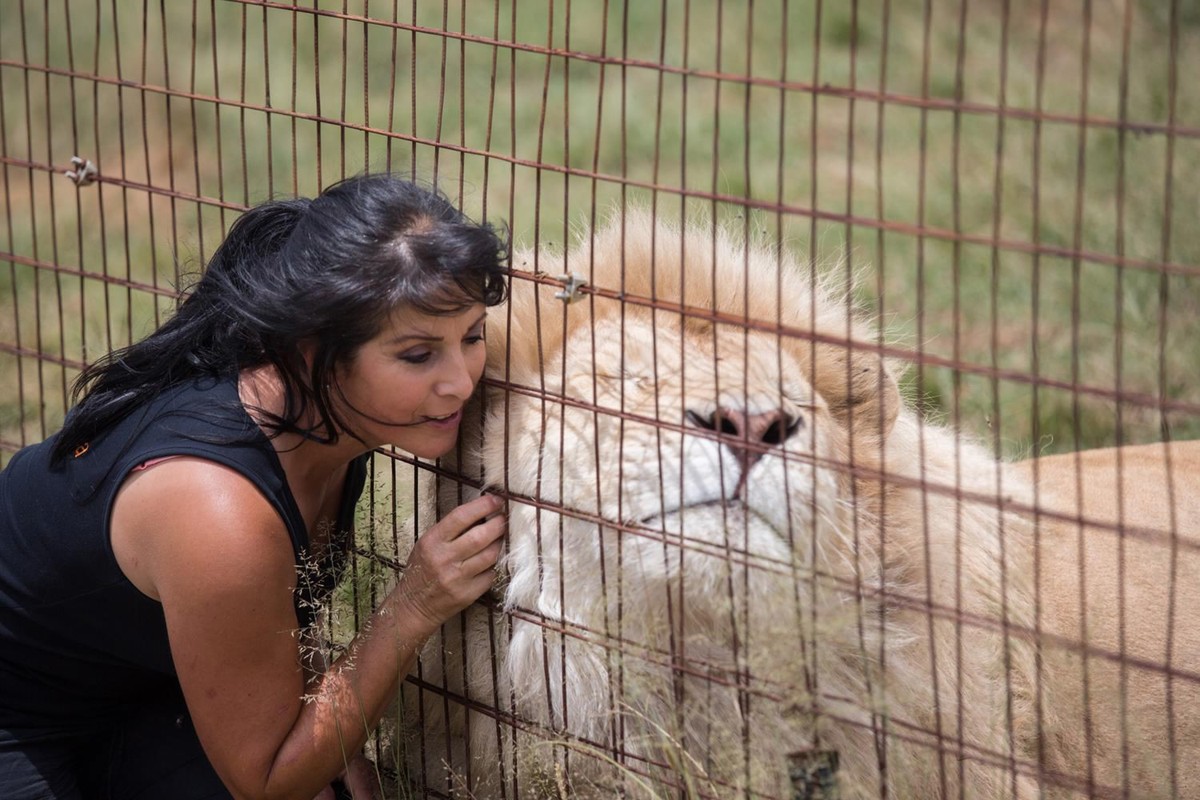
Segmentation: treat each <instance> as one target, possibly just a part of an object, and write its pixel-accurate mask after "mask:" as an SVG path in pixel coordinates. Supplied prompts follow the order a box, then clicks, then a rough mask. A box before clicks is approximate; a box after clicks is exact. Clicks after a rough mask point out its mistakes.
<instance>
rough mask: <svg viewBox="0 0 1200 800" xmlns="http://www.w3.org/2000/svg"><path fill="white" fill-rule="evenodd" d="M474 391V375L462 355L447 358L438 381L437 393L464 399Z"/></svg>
mask: <svg viewBox="0 0 1200 800" xmlns="http://www.w3.org/2000/svg"><path fill="white" fill-rule="evenodd" d="M473 391H475V377H474V376H473V375H472V374H471V369H470V366H469V365H468V364H467V362H466V360H465V359H464V358H463V357H462V356H458V357H456V358H451V359H447V362H446V369H445V371H444V372H443V374H442V376H441V379H440V381H439V383H438V392H439V394H443V395H448V396H450V397H457V398H459V399H461V400H466V399H467V398H468V397H470V396H471V392H473Z"/></svg>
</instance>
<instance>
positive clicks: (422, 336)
mask: <svg viewBox="0 0 1200 800" xmlns="http://www.w3.org/2000/svg"><path fill="white" fill-rule="evenodd" d="M485 319H487V312H486V311H485V312H483V313H482V314H480V315H479V318H478V319H476V320H475V321H474V322H472V323H471V324H470V326H469V328H475V327H478V326H479V325H482V324H483V321H484V320H485ZM444 338H445V337H444V336H435V335H434V334H432V333H426V332H424V331H412V332H409V333H402V334H400V335H398V336H396V337H394V338H392V339H389V340H388V344H389V345H396V344H401V343H402V342H408V341H415V342H440V341H442V340H443V339H444Z"/></svg>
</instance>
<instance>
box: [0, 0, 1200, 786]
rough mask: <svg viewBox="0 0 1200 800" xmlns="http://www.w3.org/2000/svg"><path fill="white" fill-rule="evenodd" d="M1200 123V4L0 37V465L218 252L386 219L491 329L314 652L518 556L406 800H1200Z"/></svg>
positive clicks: (772, 7) (389, 741)
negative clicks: (488, 254) (431, 227)
mask: <svg viewBox="0 0 1200 800" xmlns="http://www.w3.org/2000/svg"><path fill="white" fill-rule="evenodd" d="M1197 74H1200V5H1197V3H1196V2H1195V1H1194V0H1163V1H1162V2H1153V1H1152V0H1096V1H1095V2H1084V3H1066V2H1059V0H922V2H917V0H850V1H848V2H838V3H830V2H822V0H794V1H793V2H788V1H787V0H759V2H754V3H736V2H725V1H723V0H669V1H664V2H661V3H629V2H625V3H618V2H610V1H609V0H603V1H601V0H597V2H578V0H576V2H569V0H546V1H545V2H532V1H530V2H517V0H511V1H506V2H501V1H500V0H493V2H484V1H483V0H469V1H468V0H454V1H453V2H451V1H449V0H447V2H443V3H417V2H415V1H414V2H405V3H400V2H393V3H384V2H380V0H375V2H371V1H370V0H361V2H359V1H357V0H356V1H355V2H351V1H350V0H343V1H341V2H334V0H313V2H311V3H284V2H252V1H251V0H240V1H239V0H192V2H172V3H163V2H158V3H154V2H149V0H146V2H141V3H138V2H132V3H130V2H116V0H111V1H110V0H61V2H58V1H56V0H47V2H44V3H43V2H26V1H25V0H18V1H15V2H8V3H5V4H4V5H3V6H0V167H2V174H3V182H2V183H3V204H4V213H3V220H2V222H0V225H2V228H0V269H2V273H0V302H3V304H4V311H3V312H0V373H2V375H3V378H2V380H0V462H4V461H6V460H7V458H8V457H9V456H11V454H12V453H13V452H15V451H16V450H17V449H18V448H20V447H21V446H23V445H24V444H27V443H30V442H34V441H38V440H40V439H42V438H44V437H45V436H47V435H48V434H50V433H52V432H53V431H54V430H56V429H57V427H58V426H59V424H60V423H61V421H62V418H63V416H64V414H65V413H66V411H67V409H68V408H69V406H70V402H71V399H70V384H71V381H72V380H73V379H74V377H75V376H76V375H77V374H78V372H79V370H80V369H81V368H82V367H83V365H84V364H87V363H89V362H91V361H93V360H95V359H96V358H98V357H99V356H101V355H103V354H104V353H107V352H109V351H111V350H113V349H115V348H119V347H121V346H124V345H127V344H129V343H130V342H131V341H134V340H136V339H138V338H139V337H140V336H142V335H144V334H145V333H147V332H148V331H149V330H151V329H152V328H153V326H154V325H156V324H157V323H158V322H160V321H161V320H162V319H163V318H164V316H165V315H167V314H169V313H170V310H171V309H172V308H173V306H174V304H175V302H176V299H177V298H178V296H179V295H180V293H181V292H184V291H186V289H187V287H188V286H189V282H190V279H191V276H194V275H195V274H196V273H198V271H199V270H201V269H202V267H203V264H204V262H205V260H206V258H207V257H208V256H209V255H210V254H211V252H212V251H213V249H214V247H215V246H216V244H217V243H218V242H219V241H220V239H221V237H222V235H223V233H224V231H225V230H226V228H227V227H228V225H229V224H230V223H231V222H232V221H233V220H234V219H235V218H236V217H237V215H238V214H239V213H240V211H242V210H243V209H245V208H246V207H248V206H250V205H253V204H255V203H257V202H260V201H262V200H265V199H268V198H270V197H273V196H279V195H293V194H301V195H312V194H315V193H316V192H317V191H319V189H320V188H321V187H323V186H325V185H328V184H329V183H331V182H333V181H335V180H337V179H339V178H341V177H344V176H347V175H353V174H357V173H360V172H365V171H380V170H390V171H397V172H401V173H404V174H409V175H412V176H414V177H416V178H417V179H419V180H424V181H430V182H434V183H436V184H437V185H438V186H439V187H440V188H441V190H442V191H443V192H445V193H446V194H448V195H449V196H450V197H451V198H453V199H454V201H455V202H456V203H457V204H459V205H461V206H462V207H463V208H464V210H466V211H467V212H468V214H469V215H470V216H472V217H474V218H477V219H488V220H491V221H493V222H495V223H503V224H504V225H506V226H508V227H509V229H510V230H511V235H512V239H513V242H514V248H515V254H514V258H513V263H512V301H511V303H510V304H509V305H508V306H507V307H505V308H503V309H501V310H498V311H497V312H495V313H494V314H493V316H492V318H491V319H490V320H489V331H488V336H489V345H488V347H489V367H488V373H487V376H486V378H485V380H484V386H483V390H482V392H481V396H480V398H479V401H478V407H477V408H475V409H474V411H473V412H472V414H471V415H469V418H468V422H469V424H468V425H467V426H466V430H465V431H464V443H463V445H462V446H461V447H460V448H459V450H458V451H457V452H456V453H455V454H454V455H453V456H451V457H449V458H447V459H444V460H442V461H441V462H439V463H437V464H432V463H419V462H418V461H416V460H415V459H413V458H411V457H409V456H407V455H406V454H404V453H400V452H395V451H392V452H381V453H379V454H377V455H376V457H375V460H374V473H373V479H372V481H371V484H370V489H369V491H368V496H367V497H366V499H365V500H364V504H363V509H362V525H361V530H360V535H359V542H358V548H357V550H358V555H359V557H358V558H357V559H356V560H355V562H354V564H353V568H352V575H350V576H348V578H347V579H346V580H345V581H344V584H343V587H342V588H341V590H340V591H339V594H338V602H337V606H336V608H335V609H334V612H333V613H331V615H330V621H329V630H330V633H331V639H332V640H333V642H334V645H335V646H336V644H337V643H339V642H343V641H345V639H346V638H347V637H348V636H349V634H350V633H351V632H352V631H353V630H354V629H355V628H356V627H357V625H358V623H359V622H360V620H361V618H362V614H363V613H364V612H365V611H366V610H368V609H370V608H371V607H373V605H374V603H375V602H376V601H377V599H378V597H379V592H380V591H382V590H383V588H384V587H385V585H386V583H387V581H388V579H389V576H391V575H392V574H393V573H394V570H395V569H398V568H402V566H403V563H404V555H405V548H406V542H410V541H411V537H412V536H414V535H419V533H420V531H421V530H422V528H423V526H424V525H426V524H427V522H428V521H429V520H430V519H432V518H433V517H434V516H436V515H437V514H439V513H440V512H442V511H444V510H445V509H446V508H448V507H449V506H450V505H451V504H454V503H457V502H461V500H462V499H463V498H466V497H468V496H470V495H472V494H475V493H478V491H479V490H480V489H482V488H484V487H488V488H490V489H491V490H493V491H498V492H501V493H503V494H504V495H505V496H506V497H507V498H508V499H509V510H510V542H509V556H508V561H507V568H506V575H505V577H504V578H503V579H502V580H501V582H500V583H499V584H498V585H497V587H496V590H495V592H494V593H493V594H494V596H493V597H492V598H491V600H490V601H489V602H485V603H481V604H479V605H477V606H475V607H474V608H472V610H471V611H469V612H468V613H467V614H465V615H464V616H463V618H462V619H461V620H459V621H458V622H457V623H455V624H454V625H451V626H448V628H447V630H446V631H445V633H444V634H443V637H442V639H441V640H440V641H439V642H436V643H434V644H433V645H432V646H431V647H429V648H427V650H426V652H425V655H424V656H423V658H422V661H421V663H420V664H419V665H418V667H417V669H416V670H415V671H414V673H413V674H412V675H410V676H409V677H408V679H407V680H406V681H405V683H404V685H403V688H402V691H401V695H402V697H401V698H400V702H399V703H398V707H397V708H398V710H397V711H396V712H395V715H394V716H393V717H390V718H389V720H388V721H386V722H385V723H384V725H383V726H382V728H381V733H380V735H379V737H378V741H377V742H376V744H375V756H376V759H377V761H378V762H379V763H380V765H381V772H383V773H386V774H387V775H388V776H389V778H388V783H389V787H390V788H389V791H391V792H392V793H394V794H396V795H397V796H407V795H410V794H411V795H414V796H432V797H444V796H450V795H460V794H475V795H477V796H481V797H482V796H496V797H524V796H559V795H563V796H587V795H588V794H589V793H590V794H594V795H596V796H613V795H614V794H617V793H624V794H625V795H626V796H664V797H665V796H688V797H706V796H712V797H728V796H756V797H821V796H829V795H823V794H820V792H830V791H835V790H840V791H841V792H842V796H843V797H885V796H887V797H934V796H946V797H952V796H953V797H958V796H1014V797H1035V796H1039V791H1040V790H1044V791H1045V792H1047V793H1048V794H1047V795H1045V796H1057V795H1055V794H1054V793H1055V792H1058V793H1059V795H1061V796H1067V797H1074V796H1078V797H1115V796H1121V797H1158V796H1163V797H1187V796H1190V795H1191V794H1192V793H1193V792H1194V791H1196V790H1197V789H1200V775H1197V774H1196V773H1195V767H1194V766H1192V764H1194V763H1200V762H1197V761H1196V758H1200V754H1197V753H1196V752H1195V749H1194V748H1196V747H1197V744H1196V740H1195V738H1194V737H1195V734H1194V731H1193V728H1194V723H1193V722H1191V720H1192V719H1193V718H1194V716H1195V711H1196V708H1197V706H1196V703H1197V701H1200V672H1197V670H1196V663H1197V662H1196V661H1195V660H1194V657H1195V656H1197V655H1200V645H1197V642H1198V641H1200V637H1198V636H1197V635H1196V634H1195V633H1193V632H1191V631H1190V630H1189V628H1190V619H1189V612H1190V611H1195V610H1197V604H1198V601H1197V594H1196V590H1195V586H1196V583H1195V580H1194V578H1195V577H1196V571H1197V569H1200V567H1198V566H1197V563H1196V559H1197V558H1198V557H1200V556H1198V554H1197V544H1198V542H1200V540H1198V539H1197V538H1196V536H1197V525H1200V518H1198V517H1197V515H1196V512H1195V511H1194V510H1193V509H1192V508H1190V507H1188V506H1187V505H1186V500H1187V498H1188V497H1189V495H1193V494H1194V491H1195V489H1196V488H1198V487H1196V483H1197V480H1198V479H1197V469H1200V467H1198V466H1197V465H1198V464H1200V461H1198V460H1197V457H1196V456H1195V455H1194V451H1192V450H1189V449H1187V448H1188V446H1187V445H1186V444H1178V445H1174V446H1168V445H1167V444H1166V443H1168V442H1184V441H1185V440H1189V439H1196V438H1200V382H1198V381H1197V380H1196V378H1195V365H1196V359H1197V356H1196V352H1197V345H1196V342H1200V229H1198V228H1197V225H1196V219H1197V214H1198V212H1200V181H1197V180H1195V176H1196V175H1200V83H1197V82H1196V81H1195V80H1194V77H1195V76H1196V75H1197ZM1118 445H1120V446H1126V447H1128V448H1130V449H1128V450H1123V451H1119V454H1116V455H1111V456H1110V457H1109V458H1110V461H1106V462H1102V461H1101V460H1100V458H1099V457H1098V456H1097V457H1095V458H1093V457H1092V456H1086V457H1085V456H1081V457H1079V458H1075V457H1074V456H1071V455H1069V454H1071V453H1075V452H1078V451H1087V450H1089V449H1091V448H1107V447H1112V446H1118ZM1139 446H1140V447H1141V448H1142V449H1137V448H1138V447H1139ZM1035 456H1037V457H1044V458H1033V457H1035ZM1113 459H1115V461H1113ZM1014 462H1015V463H1014ZM1110 462H1112V463H1115V470H1116V471H1115V472H1112V470H1108V471H1105V470H1106V469H1108V466H1109V465H1110ZM797 754H799V755H797ZM789 757H792V759H791V762H790V763H791V766H792V773H791V774H789V771H788V763H789V761H788V758H789ZM1189 759H1190V762H1189ZM834 785H836V787H837V788H836V789H835V788H831V787H833V786H834Z"/></svg>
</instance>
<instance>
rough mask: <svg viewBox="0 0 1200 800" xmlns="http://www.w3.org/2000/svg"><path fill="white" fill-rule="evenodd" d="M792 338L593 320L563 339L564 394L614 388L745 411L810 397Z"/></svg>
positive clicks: (635, 396) (655, 399)
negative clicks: (591, 325)
mask: <svg viewBox="0 0 1200 800" xmlns="http://www.w3.org/2000/svg"><path fill="white" fill-rule="evenodd" d="M795 351H796V346H795V343H787V345H786V346H785V343H784V342H783V341H781V340H780V338H779V337H778V336H775V335H772V334H770V333H763V332H757V331H749V332H748V331H746V330H745V329H740V330H734V329H732V328H729V327H725V326H721V327H716V326H714V327H710V328H708V329H706V330H702V331H686V332H684V331H681V330H680V327H679V326H678V325H670V324H660V325H655V324H653V323H651V322H650V321H649V320H646V319H641V318H633V319H628V320H625V321H613V320H600V321H598V322H597V324H596V326H595V328H594V330H592V331H587V332H581V333H578V334H576V335H575V336H574V337H572V338H571V339H570V340H568V342H567V351H566V356H565V360H566V364H565V365H566V370H565V372H566V374H567V376H568V387H567V389H568V391H569V392H571V393H579V392H583V393H584V394H589V395H590V394H592V393H596V394H597V395H600V396H603V395H605V394H610V393H619V394H620V395H621V397H622V398H623V402H624V403H625V405H626V407H627V408H628V407H630V406H631V405H637V404H638V402H639V398H641V399H642V400H644V401H645V402H651V403H653V404H654V405H656V406H657V407H660V408H662V407H663V406H664V404H665V405H666V406H667V407H669V408H670V407H676V406H683V405H686V406H688V407H692V406H699V407H706V406H715V405H721V406H726V407H736V408H744V409H746V410H748V411H751V412H756V411H766V410H769V409H773V408H779V407H780V406H790V405H804V404H808V403H811V402H813V390H812V385H811V383H810V382H809V381H808V380H807V379H806V375H807V372H808V370H807V369H806V368H805V366H804V365H803V364H802V363H801V359H800V358H798V357H797V355H796V352H795Z"/></svg>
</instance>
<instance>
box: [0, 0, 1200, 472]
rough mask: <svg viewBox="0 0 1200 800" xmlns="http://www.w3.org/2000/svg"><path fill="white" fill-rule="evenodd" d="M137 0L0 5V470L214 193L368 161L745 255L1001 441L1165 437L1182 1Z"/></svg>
mask: <svg viewBox="0 0 1200 800" xmlns="http://www.w3.org/2000/svg"><path fill="white" fill-rule="evenodd" d="M140 5H141V4H96V3H92V2H83V0H78V1H77V0H65V1H64V2H63V3H62V4H61V9H60V7H59V4H57V3H47V4H43V3H34V2H10V3H4V4H3V5H2V6H0V18H2V20H3V24H2V25H0V157H2V158H3V165H2V166H3V172H2V173H0V174H3V190H2V193H0V197H2V200H0V202H2V203H3V204H4V208H5V211H4V213H3V215H0V217H2V219H0V304H2V305H3V307H2V308H0V461H2V460H4V459H6V458H7V457H8V455H10V454H11V451H12V449H13V448H15V447H16V446H19V445H20V444H22V443H25V442H29V441H35V440H37V439H39V438H41V437H43V436H44V435H46V434H47V433H48V432H50V431H52V430H54V429H55V427H57V425H58V424H59V422H60V421H61V418H62V415H63V413H64V412H65V409H66V407H67V399H66V390H67V387H68V385H69V383H70V381H71V379H72V378H73V377H74V375H75V374H76V372H77V368H78V365H79V364H80V363H83V362H85V361H88V360H91V359H93V358H95V357H96V356H98V355H100V354H101V353H103V352H105V351H107V350H108V349H110V348H112V347H117V346H121V345H123V344H126V343H128V342H129V341H131V340H132V339H134V338H137V337H139V336H141V335H143V334H144V333H145V332H146V331H148V330H149V329H151V328H152V326H153V325H154V323H155V321H156V320H157V319H159V318H161V315H162V314H163V313H166V312H167V311H168V310H169V309H170V307H171V302H172V297H173V295H174V293H175V291H176V290H177V289H178V288H179V287H181V286H186V284H187V281H188V276H189V275H191V274H194V273H195V271H196V270H198V269H199V268H200V265H202V264H203V262H204V259H205V258H206V256H207V254H208V253H209V252H211V250H212V248H213V246H214V244H215V242H217V241H218V240H219V238H220V235H221V231H222V230H223V229H224V227H225V226H227V225H228V224H229V222H230V221H231V220H232V219H233V218H234V217H235V215H236V214H237V212H238V210H239V209H240V208H242V207H244V206H245V205H247V204H251V203H255V202H258V201H261V200H263V199H266V198H268V197H270V196H274V195H280V194H292V193H297V192H298V193H303V194H308V193H312V192H315V191H317V190H318V188H319V187H320V186H322V185H325V184H327V183H329V182H331V181H332V180H334V179H336V178H338V177H340V176H342V175H346V174H353V173H357V172H361V171H363V170H367V169H387V168H391V169H396V170H401V171H405V172H411V173H413V174H415V175H416V176H418V177H420V178H423V179H429V180H436V181H437V182H438V183H439V184H440V185H441V186H442V187H443V188H444V189H445V190H446V191H447V192H448V193H449V194H451V195H452V196H454V197H455V198H456V199H458V200H459V201H460V202H461V203H462V204H463V206H464V207H465V208H466V209H467V210H468V211H469V212H470V213H471V214H472V215H475V216H486V217H488V218H490V219H493V220H495V221H499V222H503V223H505V224H507V225H509V226H511V229H512V232H513V236H514V239H515V240H516V242H518V243H519V244H523V245H533V244H535V243H553V244H558V245H565V246H570V235H571V231H572V230H575V229H577V228H578V226H579V225H581V224H583V223H586V222H587V221H588V220H589V219H592V218H594V217H595V216H596V215H598V214H603V213H606V211H607V210H608V209H611V208H612V207H614V206H618V207H619V204H621V203H623V202H634V203H642V204H654V205H655V206H656V207H657V208H658V209H659V210H661V212H662V213H664V214H678V213H681V212H688V213H691V212H709V213H712V212H715V213H716V214H717V215H718V216H720V217H722V218H724V219H728V220H733V221H734V222H735V223H739V222H740V224H743V225H745V226H746V227H747V228H748V229H750V230H752V231H754V232H756V233H758V234H760V235H764V236H767V237H769V238H772V239H777V240H779V241H780V242H782V243H783V245H784V246H786V247H788V248H789V249H791V250H793V251H794V252H796V253H798V254H799V255H801V256H802V257H805V258H808V259H811V260H813V261H815V262H817V263H819V264H820V265H822V267H823V268H826V269H830V270H836V271H840V272H841V273H842V274H844V275H846V276H847V280H849V279H850V278H854V279H855V280H856V281H857V283H858V293H859V295H860V297H861V298H862V300H863V301H864V303H865V304H867V305H868V306H869V307H871V308H873V309H874V310H875V311H876V312H877V313H878V314H879V315H880V318H881V321H882V323H883V325H884V327H885V329H886V332H887V337H888V341H889V342H890V343H892V344H893V345H894V346H895V347H896V348H898V349H899V350H900V351H902V353H903V354H904V355H905V356H906V357H907V360H908V361H909V363H910V365H911V366H910V368H909V369H908V374H907V376H906V383H907V386H908V387H909V389H910V392H911V394H912V396H913V397H914V398H915V399H916V400H918V401H919V402H921V403H922V404H923V405H924V406H925V407H926V408H927V409H928V410H929V411H930V412H931V413H932V414H935V415H937V416H939V417H941V418H944V419H946V420H947V421H950V422H952V423H954V424H957V425H960V426H961V427H962V428H963V429H964V430H966V431H968V432H970V433H973V434H976V435H978V436H980V437H983V438H985V439H986V440H987V441H989V443H991V444H992V445H993V446H994V447H995V448H996V449H997V450H998V451H999V452H1002V453H1003V454H1005V455H1007V456H1021V455H1027V454H1029V453H1031V452H1034V451H1038V452H1056V451H1062V450H1070V449H1075V448H1078V447H1084V446H1096V445H1105V444H1111V443H1116V442H1141V441H1153V440H1157V439H1160V438H1162V437H1163V436H1164V435H1170V436H1172V437H1176V438H1186V437H1195V436H1200V412H1198V410H1197V409H1198V408H1200V381H1197V380H1196V378H1195V364H1196V355H1195V353H1196V351H1197V350H1198V349H1200V348H1198V346H1197V344H1196V343H1197V342H1200V227H1198V226H1197V224H1196V223H1197V218H1198V212H1200V181H1198V180H1197V179H1196V176H1200V137H1198V135H1197V131H1198V130H1200V83H1197V82H1196V81H1195V80H1194V79H1193V76H1195V75H1196V74H1200V0H1177V2H1176V3H1175V10H1174V11H1173V12H1172V10H1171V6H1172V3H1170V2H1166V0H1129V2H1122V0H1097V1H1096V2H1092V3H1088V4H1078V3H1067V2H1063V1H1062V0H1045V2H1042V1H1041V0H1008V2H1002V0H969V2H968V1H967V0H963V2H959V0H929V2H924V1H920V2H919V1H918V0H891V1H890V2H884V0H862V1H861V2H839V3H830V2H824V3H819V2H815V0H803V1H802V2H790V3H784V2H759V3H755V4H748V3H721V2H713V0H693V1H692V2H675V1H672V2H664V3H650V2H645V3H625V4H617V3H602V2H587V3H584V2H579V1H578V0H576V1H575V2H572V3H565V2H562V1H561V0H558V1H556V2H516V3H510V2H497V3H495V4H490V3H484V2H480V0H472V1H471V2H466V0H460V2H457V3H446V4H430V3H422V4H420V8H419V9H418V8H417V4H416V3H406V4H401V6H400V7H394V6H393V5H391V4H388V5H386V7H385V4H383V3H381V2H375V3H371V2H369V0H363V2H353V3H351V2H342V1H341V0H337V2H333V1H332V0H329V1H323V2H319V3H316V6H317V8H316V10H314V8H313V7H312V6H311V5H308V6H306V7H305V8H304V9H300V10H297V11H293V10H288V9H283V8H265V7H263V6H262V5H260V4H257V3H249V2H236V1H235V0H207V1H203V0H196V1H195V2H192V3H187V2H172V3H164V4H148V5H149V6H151V7H150V8H149V9H148V10H143V8H141V7H139V6H140ZM46 6H49V7H50V10H49V11H48V12H47V11H46V8H45V7H46ZM98 6H100V9H99V11H97V7H98ZM114 9H119V10H117V11H114ZM368 17H369V18H371V19H370V21H369V22H368V20H367V18H368ZM446 32H449V35H446ZM497 40H498V41H500V42H502V43H503V44H501V45H500V46H496V44H495V42H496V41H497ZM658 65H665V69H664V68H660V67H659V66H658ZM1001 109H1002V110H1003V111H1000V110H1001ZM1124 123H1127V124H1124ZM1172 130H1173V131H1174V134H1173V135H1169V134H1168V132H1169V131H1172ZM76 154H78V155H81V156H85V157H87V158H90V159H92V160H93V161H94V162H95V163H96V164H97V165H98V167H99V170H100V174H101V176H102V179H103V180H102V181H101V182H100V183H99V184H96V185H93V186H88V187H83V188H80V189H76V187H75V186H74V185H72V184H71V183H70V181H68V180H67V179H66V178H64V177H63V176H62V175H61V174H60V173H61V171H62V170H63V169H66V168H68V167H69V162H70V158H71V156H73V155H76ZM54 170H57V171H58V173H56V172H54ZM1077 254H1081V255H1077ZM1163 264H1167V265H1170V267H1169V268H1168V269H1164V268H1162V265H1163ZM955 364H958V365H959V366H958V367H957V368H956V367H955V366H954V365H955ZM1076 386H1078V387H1080V388H1079V389H1078V390H1076V389H1074V388H1073V387H1076ZM1164 403H1165V404H1166V407H1165V408H1164V407H1163V405H1164Z"/></svg>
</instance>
